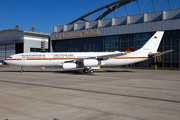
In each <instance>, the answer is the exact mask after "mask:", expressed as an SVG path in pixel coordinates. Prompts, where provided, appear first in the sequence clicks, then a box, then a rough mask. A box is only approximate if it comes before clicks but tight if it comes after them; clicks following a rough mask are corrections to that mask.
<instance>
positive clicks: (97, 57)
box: [65, 52, 126, 63]
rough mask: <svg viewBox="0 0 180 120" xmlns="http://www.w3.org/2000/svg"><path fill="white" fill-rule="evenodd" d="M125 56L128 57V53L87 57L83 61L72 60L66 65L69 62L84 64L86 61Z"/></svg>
mask: <svg viewBox="0 0 180 120" xmlns="http://www.w3.org/2000/svg"><path fill="white" fill-rule="evenodd" d="M123 55H126V53H122V52H121V53H120V52H118V53H114V54H106V55H100V56H94V57H87V58H82V59H77V60H70V61H66V62H65V63H68V62H77V63H79V62H83V60H84V59H96V60H108V59H110V58H114V57H117V56H123Z"/></svg>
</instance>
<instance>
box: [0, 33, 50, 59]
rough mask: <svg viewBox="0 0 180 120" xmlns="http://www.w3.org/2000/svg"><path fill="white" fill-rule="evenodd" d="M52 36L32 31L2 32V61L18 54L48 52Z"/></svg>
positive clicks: (0, 44)
mask: <svg viewBox="0 0 180 120" xmlns="http://www.w3.org/2000/svg"><path fill="white" fill-rule="evenodd" d="M49 39H50V34H45V33H37V32H32V31H20V30H3V31H0V61H1V62H2V61H3V60H4V59H5V58H6V57H8V56H10V55H13V54H17V53H28V52H48V51H49V50H48V48H49V42H48V41H49Z"/></svg>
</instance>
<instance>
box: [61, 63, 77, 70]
mask: <svg viewBox="0 0 180 120" xmlns="http://www.w3.org/2000/svg"><path fill="white" fill-rule="evenodd" d="M62 67H63V69H74V68H78V67H79V65H78V64H76V63H63V65H62Z"/></svg>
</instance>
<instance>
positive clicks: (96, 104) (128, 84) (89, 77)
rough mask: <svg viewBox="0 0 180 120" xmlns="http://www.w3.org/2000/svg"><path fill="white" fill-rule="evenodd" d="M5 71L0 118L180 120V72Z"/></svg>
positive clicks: (0, 75) (0, 82)
mask: <svg viewBox="0 0 180 120" xmlns="http://www.w3.org/2000/svg"><path fill="white" fill-rule="evenodd" d="M24 70H25V72H24V73H20V72H19V67H0V120H5V119H8V120H55V119H56V120H180V71H179V70H147V69H121V68H103V69H101V70H99V71H95V73H94V74H84V73H82V71H80V70H70V71H67V70H62V69H59V68H46V69H45V70H36V68H28V67H27V68H24Z"/></svg>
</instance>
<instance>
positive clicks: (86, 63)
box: [83, 59, 103, 67]
mask: <svg viewBox="0 0 180 120" xmlns="http://www.w3.org/2000/svg"><path fill="white" fill-rule="evenodd" d="M83 64H84V67H93V66H101V65H103V63H102V61H101V60H96V59H84V60H83Z"/></svg>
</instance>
